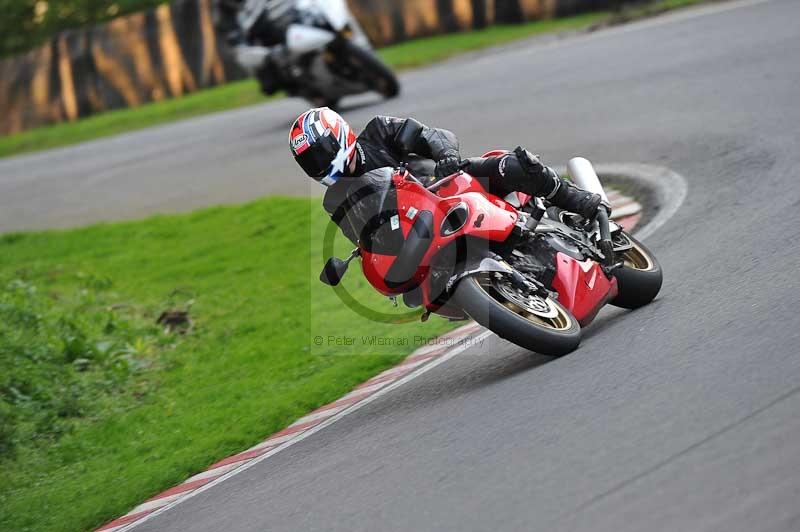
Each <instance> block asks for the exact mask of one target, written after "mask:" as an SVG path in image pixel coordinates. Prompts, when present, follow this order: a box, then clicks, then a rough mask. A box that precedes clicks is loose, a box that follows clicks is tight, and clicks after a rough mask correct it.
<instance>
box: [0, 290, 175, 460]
mask: <svg viewBox="0 0 800 532" xmlns="http://www.w3.org/2000/svg"><path fill="white" fill-rule="evenodd" d="M79 281H80V285H79V287H78V288H76V290H75V294H74V295H73V296H72V297H65V296H64V295H63V294H42V293H40V291H39V290H38V289H37V287H36V286H34V285H33V284H31V283H29V282H26V281H24V280H21V279H14V280H11V281H8V280H0V456H3V457H7V456H9V455H10V454H11V452H12V450H13V448H14V446H15V444H16V443H17V442H23V441H24V442H27V443H31V444H34V445H39V444H44V443H49V442H52V441H55V440H57V439H58V438H60V437H61V436H62V435H63V434H65V433H67V432H69V431H70V429H71V427H72V426H73V424H74V423H75V422H77V421H78V420H80V419H82V418H85V417H87V416H89V415H91V414H92V413H93V412H95V411H96V410H97V408H98V405H99V404H100V403H101V402H102V400H103V398H104V397H105V396H107V395H108V394H114V393H121V392H124V391H125V384H126V383H127V381H128V380H129V378H130V377H131V375H132V374H133V373H135V372H136V371H138V370H140V369H142V368H144V367H146V366H147V365H148V356H149V355H152V354H153V353H154V352H155V350H154V349H153V347H155V346H156V345H157V344H158V343H159V342H160V337H161V336H163V335H162V334H161V333H160V331H159V330H158V329H157V328H156V327H155V325H145V326H143V327H142V326H140V327H136V326H134V325H132V324H131V323H130V322H129V321H128V320H125V319H122V318H121V317H120V316H118V315H117V314H116V313H115V312H113V311H111V310H108V309H107V308H105V307H104V306H103V305H102V296H103V294H104V292H105V290H106V289H107V288H108V287H109V286H110V281H108V280H106V279H99V280H98V279H95V278H93V277H85V278H83V279H80V280H79Z"/></svg>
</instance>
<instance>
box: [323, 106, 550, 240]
mask: <svg viewBox="0 0 800 532" xmlns="http://www.w3.org/2000/svg"><path fill="white" fill-rule="evenodd" d="M356 149H357V164H356V169H355V171H354V172H352V175H346V176H343V177H341V178H339V180H338V181H337V182H336V183H334V184H333V185H332V186H330V187H329V188H328V190H327V192H326V193H325V198H324V200H323V206H324V208H325V210H326V211H327V213H328V214H329V215H330V216H331V218H332V219H333V221H334V222H335V223H336V224H337V225H338V226H339V227H340V228H341V230H342V232H343V233H344V234H345V236H347V238H348V239H350V241H351V242H353V243H354V244H357V243H358V241H359V240H361V242H362V245H365V246H366V247H367V249H372V250H373V251H374V252H377V253H383V254H387V255H391V254H396V253H397V251H398V250H399V248H400V246H402V243H403V237H402V231H396V230H393V229H392V227H391V223H390V221H391V218H392V217H393V216H395V215H396V214H397V196H396V192H395V190H394V186H393V184H392V173H393V170H394V169H395V168H397V167H398V166H400V165H401V164H407V165H408V166H409V170H410V172H411V174H412V175H414V176H415V177H417V178H418V179H420V180H421V181H423V183H425V184H431V183H433V182H434V180H435V179H434V178H431V177H429V176H430V175H431V174H433V164H431V161H433V162H438V161H443V160H445V159H447V158H449V157H454V156H455V157H456V158H460V157H459V146H458V139H457V138H456V136H455V135H454V134H453V133H452V132H450V131H448V130H446V129H436V128H430V127H427V126H425V125H423V124H421V123H420V122H418V121H416V120H414V119H413V118H405V119H401V118H393V117H386V116H378V117H375V118H374V119H372V120H371V121H370V122H369V124H367V126H366V128H365V129H364V131H363V132H362V133H361V135H359V137H358V140H357V147H356ZM460 167H461V168H463V169H464V170H465V171H467V172H469V173H470V174H471V175H472V176H474V177H475V178H477V179H478V180H479V181H480V182H481V184H482V185H483V186H484V187H485V188H486V189H487V190H488V191H490V192H492V193H493V194H496V195H500V196H505V195H506V194H508V193H509V192H512V191H521V192H525V193H527V194H531V195H543V196H546V195H547V194H549V193H551V192H553V189H557V188H558V185H557V184H556V181H557V180H558V176H557V175H556V174H555V172H553V171H552V170H550V169H549V168H547V167H546V166H544V165H542V164H541V163H539V161H538V159H535V158H534V159H533V160H532V161H530V162H529V163H528V164H525V162H524V161H523V162H520V159H519V158H518V157H517V156H516V155H515V154H514V153H511V154H509V155H506V156H501V157H489V158H473V159H468V160H466V161H463V162H462V163H461V165H460ZM456 170H457V168H456Z"/></svg>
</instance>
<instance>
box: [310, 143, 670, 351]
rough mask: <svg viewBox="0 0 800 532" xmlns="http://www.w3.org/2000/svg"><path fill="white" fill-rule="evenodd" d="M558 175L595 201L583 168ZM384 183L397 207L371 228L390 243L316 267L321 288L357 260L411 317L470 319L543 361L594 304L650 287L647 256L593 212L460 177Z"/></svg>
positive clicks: (574, 334)
mask: <svg viewBox="0 0 800 532" xmlns="http://www.w3.org/2000/svg"><path fill="white" fill-rule="evenodd" d="M503 153H505V152H502V151H495V152H490V153H488V154H486V155H485V157H490V156H496V155H500V154H503ZM568 172H569V174H570V176H571V177H572V179H573V181H574V182H575V183H576V184H577V185H578V186H580V187H581V188H584V189H586V190H589V191H591V192H595V193H598V194H601V195H603V196H604V197H605V192H604V191H603V187H602V185H601V184H600V180H599V179H598V177H597V174H596V173H595V171H594V168H593V167H592V165H591V163H589V161H587V160H586V159H582V158H575V159H572V160H571V161H570V162H569V164H568ZM392 185H393V188H394V190H395V191H396V195H397V206H396V209H393V210H392V211H390V213H389V214H390V216H389V217H388V219H387V220H385V222H386V223H384V224H383V225H382V226H380V227H379V228H378V229H377V230H378V231H384V232H387V233H390V234H391V233H394V234H396V235H397V240H398V242H399V243H400V245H398V246H394V247H393V249H380V248H381V246H375V245H374V244H373V243H372V242H370V240H371V239H369V238H367V239H362V240H361V241H359V247H358V248H357V249H356V250H354V251H353V253H352V254H351V256H350V258H348V259H347V260H341V259H337V258H332V259H330V260H329V261H328V262H327V264H326V265H325V269H324V270H323V272H322V274H321V275H320V279H321V280H322V281H323V282H325V283H326V284H329V285H331V286H335V285H337V284H338V283H339V282H340V281H341V278H342V276H343V275H344V273H345V271H346V270H347V266H348V264H349V263H350V261H351V260H353V259H354V258H356V257H360V259H361V266H362V270H363V272H364V275H365V276H366V278H367V280H368V281H369V283H370V284H371V285H372V286H373V287H374V288H375V289H376V290H378V291H379V292H380V293H382V294H384V295H386V296H389V297H392V298H394V297H397V296H400V295H402V296H403V301H404V302H405V304H406V305H407V306H409V307H412V308H416V307H424V309H425V314H423V320H425V319H427V317H428V316H429V315H430V314H431V313H435V314H439V315H441V316H444V317H446V318H450V319H454V320H459V319H467V318H469V317H471V318H472V319H474V320H475V321H477V322H478V323H480V324H481V325H483V326H484V327H486V328H488V329H490V330H492V331H493V332H494V333H496V334H497V335H498V336H500V337H502V338H505V339H506V340H509V341H511V342H514V343H515V344H517V345H519V346H521V347H524V348H526V349H529V350H531V351H536V352H539V353H543V354H548V355H563V354H566V353H569V352H571V351H573V350H575V349H576V348H577V347H578V344H579V343H580V340H581V327H582V326H586V325H588V324H589V323H590V322H591V321H592V320H593V319H594V318H595V316H596V315H597V313H598V312H599V311H600V309H601V308H602V307H603V306H604V305H606V304H611V305H615V306H618V307H623V308H628V309H634V308H637V307H640V306H642V305H646V304H647V303H649V302H651V301H652V300H653V299H654V298H655V297H656V295H657V294H658V292H659V290H660V289H661V283H662V273H661V267H660V266H659V264H658V261H657V260H656V259H655V257H654V256H653V254H652V253H651V252H650V251H649V250H648V249H647V248H646V247H645V246H644V245H643V244H642V243H641V242H639V241H637V240H636V239H635V238H633V237H632V236H630V235H629V234H628V233H626V232H625V231H624V230H623V229H622V228H621V227H620V226H618V225H617V224H616V223H614V222H613V221H610V220H609V219H608V215H607V214H606V212H605V211H604V210H602V209H601V212H600V213H599V214H598V216H597V218H596V219H595V220H583V219H582V218H581V217H580V216H578V215H575V214H572V213H569V212H566V211H562V210H559V209H557V208H555V207H549V208H548V207H547V206H546V205H545V204H544V202H543V201H542V200H541V199H540V198H531V197H530V196H527V195H525V194H522V193H514V194H510V195H509V196H507V197H505V198H500V197H498V196H495V195H492V194H490V193H488V192H487V191H486V190H485V189H484V188H483V187H482V186H481V184H480V183H479V182H478V181H477V180H476V179H474V178H473V177H472V176H470V175H468V174H466V173H464V172H460V173H457V174H454V175H452V176H449V177H447V178H445V179H443V180H440V181H438V182H437V183H435V184H433V185H432V186H430V187H427V188H426V187H425V186H423V185H422V184H421V183H420V181H418V180H417V179H416V178H414V177H413V176H412V175H411V174H410V173H409V172H408V171H406V170H404V169H397V170H395V171H394V174H393V176H392ZM398 231H399V232H401V233H398ZM401 234H402V237H400V235H401ZM383 247H386V246H383Z"/></svg>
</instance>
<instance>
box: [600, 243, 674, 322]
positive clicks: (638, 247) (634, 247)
mask: <svg viewBox="0 0 800 532" xmlns="http://www.w3.org/2000/svg"><path fill="white" fill-rule="evenodd" d="M619 237H621V239H620V238H619ZM624 239H627V240H628V241H629V242H630V244H631V248H630V249H628V250H626V251H622V252H618V253H617V254H616V257H617V259H618V260H622V261H623V263H624V265H623V266H622V268H618V269H617V270H614V277H616V278H617V285H618V286H619V295H617V297H615V298H614V299H613V300H612V301H611V304H612V305H614V306H615V307H622V308H627V309H636V308H639V307H643V306H644V305H647V304H648V303H650V302H651V301H653V300H654V299H655V298H656V296H657V295H658V292H659V291H660V290H661V284H662V282H663V279H664V276H663V273H662V271H661V265H660V264H659V263H658V261H657V260H656V258H655V256H653V254H652V253H651V252H650V250H649V249H647V247H645V245H644V244H642V243H641V242H639V241H638V240H636V239H635V238H633V237H632V236H630V235H629V234H627V233H625V232H623V233H621V234H620V235H618V236H615V238H614V244H615V247H617V245H618V244H619V243H620V240H624Z"/></svg>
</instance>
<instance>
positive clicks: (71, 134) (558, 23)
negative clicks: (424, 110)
mask: <svg viewBox="0 0 800 532" xmlns="http://www.w3.org/2000/svg"><path fill="white" fill-rule="evenodd" d="M704 1H708V0H658V1H655V2H653V3H651V4H646V5H644V6H638V7H631V8H626V9H624V10H623V11H621V12H618V13H610V12H594V13H588V14H583V15H577V16H573V17H565V18H561V19H555V20H545V21H538V22H531V23H527V24H519V25H503V26H492V27H489V28H486V29H483V30H477V31H471V32H466V33H455V34H448V35H440V36H436V37H430V38H425V39H418V40H415V41H410V42H406V43H401V44H397V45H393V46H388V47H386V48H383V49H381V50H380V51H379V53H380V55H381V56H382V57H383V58H384V60H386V62H387V63H388V64H389V65H391V66H392V67H393V68H395V69H398V70H403V69H408V68H415V67H419V66H423V65H427V64H430V63H434V62H436V61H442V60H444V59H448V58H450V57H453V56H455V55H458V54H461V53H464V52H469V51H474V50H479V49H483V48H488V47H490V46H496V45H501V44H505V43H509V42H512V41H516V40H520V39H524V38H527V37H532V36H535V35H539V34H543V33H552V32H560V31H569V30H586V29H589V28H593V27H598V26H603V25H608V24H614V23H619V22H626V21H630V20H634V19H638V18H642V17H646V16H651V15H655V14H659V13H663V12H665V11H669V10H672V9H677V8H680V7H686V6H689V5H694V4H698V3H701V2H704ZM264 101H267V98H265V97H264V96H262V95H261V93H260V92H259V90H258V85H257V83H256V82H255V81H254V80H244V81H237V82H233V83H229V84H227V85H223V86H220V87H215V88H211V89H207V90H204V91H200V92H196V93H193V94H189V95H187V96H184V97H183V98H177V99H174V100H166V101H162V102H154V103H149V104H146V105H143V106H141V107H137V108H130V109H120V110H116V111H109V112H106V113H102V114H99V115H95V116H91V117H88V118H85V119H82V120H79V121H77V122H74V123H64V124H57V125H53V126H45V127H41V128H37V129H32V130H30V131H25V132H23V133H19V134H16V135H11V136H6V137H2V138H0V157H7V156H11V155H18V154H21V153H26V152H32V151H38V150H45V149H49V148H56V147H59V146H66V145H70V144H77V143H79V142H85V141H88V140H92V139H96V138H100V137H105V136H109V135H114V134H118V133H123V132H126V131H134V130H137V129H143V128H146V127H150V126H154V125H158V124H163V123H167V122H173V121H176V120H181V119H184V118H190V117H192V116H198V115H202V114H208V113H212V112H216V111H224V110H229V109H235V108H238V107H243V106H246V105H253V104H256V103H261V102H264Z"/></svg>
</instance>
